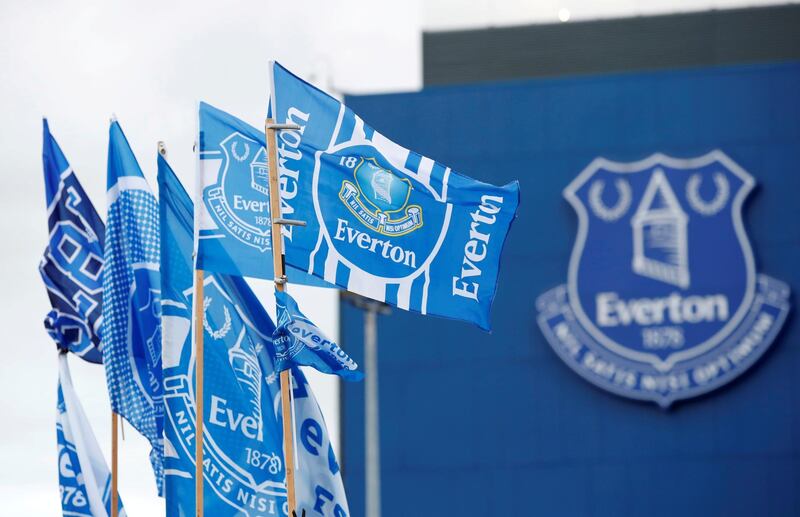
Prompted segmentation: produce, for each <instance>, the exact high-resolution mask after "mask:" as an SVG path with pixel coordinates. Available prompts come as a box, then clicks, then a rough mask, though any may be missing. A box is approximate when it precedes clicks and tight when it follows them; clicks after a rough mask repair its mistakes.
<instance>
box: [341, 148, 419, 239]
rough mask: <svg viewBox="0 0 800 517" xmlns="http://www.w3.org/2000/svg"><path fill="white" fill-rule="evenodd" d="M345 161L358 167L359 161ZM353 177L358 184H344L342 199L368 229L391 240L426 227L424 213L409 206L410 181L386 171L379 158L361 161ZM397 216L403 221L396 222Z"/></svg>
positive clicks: (346, 159)
mask: <svg viewBox="0 0 800 517" xmlns="http://www.w3.org/2000/svg"><path fill="white" fill-rule="evenodd" d="M342 161H343V162H347V161H350V162H352V163H355V161H356V157H355V156H348V157H344V156H343V157H342ZM345 166H347V165H346V164H345ZM353 175H354V176H355V183H353V182H350V181H344V182H342V190H341V191H340V192H339V199H341V200H342V202H343V203H344V204H345V206H347V208H348V209H349V210H350V211H351V212H352V213H353V215H354V216H356V217H357V218H358V219H360V220H361V222H362V223H364V224H365V225H366V226H368V227H369V228H371V229H372V230H374V231H376V232H378V233H380V234H383V235H387V236H390V237H396V236H400V235H405V234H407V233H410V232H413V231H414V230H416V229H417V228H419V227H420V226H422V209H420V207H419V206H417V205H412V206H408V198H409V196H411V181H410V180H408V179H407V178H399V177H398V176H396V175H395V174H394V173H393V172H392V171H390V170H388V169H384V168H383V167H381V166H380V165H378V161H377V160H376V159H375V158H359V159H358V165H356V166H355V170H354V171H353ZM395 215H399V218H393V217H394V216H395Z"/></svg>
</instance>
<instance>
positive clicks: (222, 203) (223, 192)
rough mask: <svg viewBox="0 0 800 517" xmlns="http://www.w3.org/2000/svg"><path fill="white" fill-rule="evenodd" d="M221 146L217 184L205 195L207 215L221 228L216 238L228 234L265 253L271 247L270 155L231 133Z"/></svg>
mask: <svg viewBox="0 0 800 517" xmlns="http://www.w3.org/2000/svg"><path fill="white" fill-rule="evenodd" d="M219 146H220V149H221V151H222V154H221V156H222V158H223V160H222V164H221V167H220V170H219V176H218V177H217V182H216V183H215V184H213V185H212V186H210V187H207V188H206V189H205V191H204V193H203V198H204V201H205V203H206V207H207V209H208V212H209V213H210V214H211V217H212V218H213V220H214V222H215V223H216V224H217V225H218V228H219V229H220V230H219V231H218V232H216V235H214V236H215V237H220V236H224V235H225V234H227V235H229V236H231V237H233V238H235V239H237V240H239V241H241V242H242V243H243V244H246V245H247V246H252V247H254V248H256V249H258V250H260V251H266V250H268V249H270V248H271V247H272V244H271V238H270V233H271V222H270V215H269V172H268V171H269V169H268V166H267V152H266V150H265V149H264V147H263V146H262V145H261V144H260V143H258V142H256V141H255V140H252V139H250V138H247V137H246V136H244V135H242V134H240V133H232V134H231V135H229V136H228V137H227V138H226V139H225V140H223V141H222V142H220V144H219ZM206 237H208V236H206Z"/></svg>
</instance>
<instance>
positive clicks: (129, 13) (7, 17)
mask: <svg viewBox="0 0 800 517" xmlns="http://www.w3.org/2000/svg"><path fill="white" fill-rule="evenodd" d="M755 3H766V2H761V1H756V0H750V1H746V0H744V1H739V0H712V1H705V0H703V1H694V0H672V1H666V0H647V1H639V0H606V1H604V2H596V1H589V0H577V1H573V2H569V1H558V0H537V1H533V0H529V1H521V0H507V1H499V0H497V1H494V0H463V1H459V0H427V1H423V0H403V1H402V2H378V1H369V0H327V1H325V0H306V1H297V2H274V1H261V2H244V1H226V2H203V1H191V2H190V1H172V2H164V1H160V2H156V1H152V0H139V1H136V2H127V3H123V2H110V1H108V0H103V1H99V0H89V1H82V2H61V1H37V2H11V1H5V2H3V3H2V5H0V74H1V75H0V79H2V80H0V113H2V129H0V156H2V164H3V165H2V168H0V179H2V183H0V236H1V237H2V239H3V241H2V242H4V243H5V244H3V245H2V247H0V249H2V258H0V260H2V263H0V266H2V267H0V286H2V290H1V291H0V309H2V310H0V335H2V337H3V345H2V347H3V348H2V351H3V355H2V360H0V390H2V391H1V393H2V394H1V395H0V411H2V413H0V414H1V415H2V418H1V419H0V423H2V425H0V465H2V466H3V468H2V469H0V514H3V515H57V514H58V513H59V498H58V490H57V469H56V443H55V429H54V427H55V425H54V421H55V395H56V382H57V369H56V352H55V348H54V345H53V343H52V342H51V340H50V338H49V337H48V336H47V334H46V333H45V331H44V329H43V327H42V320H43V318H44V316H45V314H46V313H47V311H48V310H49V304H48V300H47V296H46V294H45V290H44V287H43V286H42V283H41V280H40V278H39V274H38V271H37V265H38V262H39V258H40V256H41V253H42V251H43V249H44V247H45V245H46V238H47V224H46V219H45V201H44V188H43V180H42V166H41V117H42V116H43V115H46V116H47V117H48V118H49V120H50V127H51V130H52V132H53V133H54V135H55V137H56V138H57V140H58V141H59V143H60V144H61V147H62V149H63V150H64V152H65V154H66V156H67V159H68V160H69V161H70V163H71V165H72V166H73V168H74V170H75V171H76V173H77V175H78V178H79V179H80V181H81V182H82V183H83V186H84V188H85V189H86V191H87V193H88V194H89V196H90V198H91V199H92V200H93V202H94V203H95V206H96V207H97V209H98V211H99V212H100V213H101V215H102V216H103V217H105V212H106V207H105V192H104V186H105V175H106V170H105V168H106V150H107V145H108V141H107V139H108V119H109V116H110V115H111V114H112V113H116V115H117V117H118V119H119V121H120V123H121V125H122V127H123V129H124V131H125V132H126V134H127V136H128V139H129V140H130V142H131V145H132V146H133V149H134V152H135V154H136V155H137V157H138V159H139V161H140V164H141V166H142V169H143V170H144V172H145V176H146V177H147V178H148V180H149V181H150V183H151V185H152V186H153V187H155V151H156V142H157V141H158V140H164V141H165V142H166V143H167V146H168V149H169V158H170V162H171V163H172V165H173V168H174V169H175V171H176V172H177V173H178V175H179V176H180V177H181V179H182V180H183V181H184V185H185V186H186V187H187V189H189V191H190V192H191V191H192V187H193V178H192V171H193V170H194V163H193V155H192V152H191V149H192V143H193V141H194V138H195V137H194V134H193V133H194V124H195V123H194V120H195V106H196V103H197V101H200V100H204V101H207V102H210V103H211V104H213V105H215V106H218V107H220V108H222V109H224V110H226V111H228V112H230V113H232V114H234V115H237V116H239V117H240V118H243V119H244V120H246V121H248V122H250V123H251V124H253V125H256V126H260V125H261V123H262V121H263V117H264V115H265V113H264V112H265V106H266V102H267V96H268V90H267V61H268V60H269V59H277V60H279V61H281V62H282V63H283V64H284V65H286V66H288V67H289V68H290V69H291V70H293V71H295V72H296V73H298V74H299V75H301V76H303V77H305V78H307V79H310V80H312V81H314V82H316V83H317V84H319V85H320V86H322V87H323V88H326V89H328V90H329V91H332V92H347V93H367V92H370V93H371V92H383V91H399V90H415V89H418V88H419V87H420V86H421V71H422V63H421V49H420V44H421V31H422V29H423V27H427V28H431V29H450V28H458V27H479V26H490V25H491V26H497V25H508V24H520V23H530V22H555V21H557V20H558V17H559V12H561V16H562V17H563V16H564V10H565V9H566V10H567V11H568V12H569V16H570V18H571V19H572V20H580V19H588V18H596V17H606V16H621V15H638V14H649V13H653V12H666V11H671V10H691V9H702V8H708V7H717V8H718V7H724V6H731V5H752V4H755ZM388 136H391V135H388ZM270 292H271V288H270V286H269V285H266V284H263V283H262V284H261V285H259V286H258V293H259V295H260V296H261V297H262V299H264V300H269V299H270V298H271V297H270V296H268V294H269V293H270ZM295 292H298V291H295ZM298 298H299V302H300V303H301V305H302V306H303V308H304V310H305V311H306V312H307V314H308V315H309V316H310V317H312V319H314V320H316V321H317V323H318V324H319V325H320V326H321V327H323V328H324V329H326V330H327V331H329V332H330V333H331V334H332V335H336V334H337V333H338V306H337V304H336V297H335V295H334V294H333V293H330V292H328V293H325V294H319V293H313V294H311V295H309V292H307V290H306V291H303V292H300V293H299V296H298ZM267 305H269V306H271V305H272V304H271V303H267ZM71 367H72V375H73V380H74V383H75V385H76V389H77V391H78V393H79V395H80V396H81V399H82V402H83V405H84V408H85V410H86V413H87V415H88V417H89V419H90V421H91V423H92V425H93V427H94V429H95V433H96V435H97V436H98V440H99V442H100V445H101V447H102V448H103V449H104V451H105V453H106V458H108V451H109V448H110V416H109V405H108V396H107V394H106V388H105V376H104V372H103V370H102V367H100V366H96V365H88V364H86V363H83V362H82V361H80V360H78V359H75V358H72V360H71ZM312 382H314V383H315V387H316V388H315V391H316V393H317V396H318V398H320V399H321V400H322V403H323V410H324V411H325V413H326V420H327V422H328V424H329V426H330V427H331V428H332V429H331V434H332V435H334V437H336V436H338V406H337V400H338V392H337V387H336V382H335V380H332V379H331V378H330V377H329V378H326V379H323V380H321V381H320V379H319V378H315V379H313V380H312ZM127 431H128V432H127V433H126V441H125V442H124V443H123V444H122V447H121V454H120V465H121V478H120V492H121V494H122V497H123V499H124V501H125V505H126V508H127V509H128V513H129V515H131V516H132V517H136V516H141V515H158V513H159V511H160V509H162V508H163V503H162V502H161V501H159V500H158V498H157V497H156V496H155V485H154V483H153V479H152V472H151V470H150V465H149V462H148V460H147V452H148V445H147V444H146V442H145V441H144V440H143V439H142V438H140V437H139V436H137V435H135V432H134V431H133V430H132V429H131V428H130V427H127Z"/></svg>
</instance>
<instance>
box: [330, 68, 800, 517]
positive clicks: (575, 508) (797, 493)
mask: <svg viewBox="0 0 800 517" xmlns="http://www.w3.org/2000/svg"><path fill="white" fill-rule="evenodd" d="M347 103H348V105H349V106H350V107H351V108H353V109H354V110H355V111H356V112H357V113H358V114H359V115H361V116H362V117H363V118H364V120H366V121H367V122H368V123H370V124H371V125H372V126H374V127H375V129H376V130H378V131H380V132H382V133H383V134H385V135H387V137H389V138H392V139H393V140H394V141H396V142H398V143H400V144H402V145H404V146H406V147H410V148H413V149H415V150H416V151H418V152H420V153H423V154H425V155H426V156H431V157H432V158H434V159H436V160H439V161H441V162H443V163H448V164H449V165H451V166H452V167H454V168H457V169H458V170H460V171H463V172H464V173H465V174H469V175H470V176H472V177H474V178H476V179H478V180H481V181H486V182H491V183H494V184H503V183H505V182H507V181H510V180H511V179H514V178H519V179H520V182H521V191H522V193H523V194H522V202H521V204H520V211H519V218H518V219H517V221H515V223H514V226H513V227H512V230H511V232H510V234H509V239H508V242H507V248H506V250H505V252H504V254H503V258H502V264H501V270H500V278H499V287H498V292H497V298H496V300H495V304H494V308H493V311H492V315H491V319H492V323H493V325H492V326H493V329H494V331H493V333H492V334H486V333H484V332H482V331H480V330H478V329H475V328H472V327H471V326H470V325H466V324H463V323H458V322H450V321H444V320H441V319H438V318H425V317H422V316H419V315H417V314H411V313H405V312H402V311H399V310H394V311H393V314H392V315H391V316H388V317H380V319H379V340H380V375H381V378H380V387H381V393H380V403H381V431H382V432H381V434H382V436H381V438H382V445H381V454H382V467H383V468H382V481H383V505H382V508H383V516H384V517H393V516H407V515H415V516H428V515H465V516H470V515H541V516H551V515H579V516H583V515H587V516H604V515H609V516H623V517H624V516H638V515H648V516H661V515H664V516H675V515H681V516H688V515H737V516H738V515H743V516H744V515H747V516H749V515H762V516H763V515H780V516H784V515H800V490H797V487H798V486H800V389H798V385H797V373H798V372H800V348H798V345H800V343H799V342H800V328H798V325H797V321H796V320H797V318H796V317H795V315H794V314H792V313H790V314H789V318H788V320H787V322H786V324H785V325H784V328H783V330H782V332H781V333H780V335H778V337H777V339H776V340H775V342H774V344H773V345H772V347H771V348H770V350H769V351H767V353H766V354H765V355H764V356H763V357H762V358H761V359H760V360H759V361H758V362H757V363H756V364H755V365H754V366H752V367H751V368H750V369H749V370H748V371H746V372H745V373H744V374H742V375H741V376H740V377H739V378H738V379H736V380H735V381H733V382H731V383H729V384H727V385H726V386H724V387H722V388H720V389H717V390H715V391H713V392H712V393H710V394H708V395H705V396H702V397H700V398H695V399H691V400H688V401H679V402H676V403H675V404H673V406H672V407H671V408H670V409H668V410H662V409H660V408H659V407H657V406H656V405H654V404H652V403H643V402H635V401H631V400H626V399H624V398H621V397H618V396H615V395H613V394H611V393H608V392H606V391H603V390H601V389H599V388H596V387H595V386H593V385H591V384H589V383H587V382H586V381H585V380H583V379H582V378H581V377H579V376H578V375H576V374H575V373H574V372H573V371H572V370H571V369H570V368H569V367H567V365H565V364H564V363H563V362H562V361H561V359H559V357H557V356H556V354H555V353H554V352H553V350H552V349H551V348H550V346H549V345H548V344H547V342H546V341H545V339H544V337H543V336H542V333H541V331H540V329H539V328H538V326H537V324H536V318H535V316H536V310H535V306H534V303H535V300H536V297H537V296H538V295H539V294H541V293H542V292H544V291H546V290H547V289H550V288H552V287H555V286H556V285H558V284H560V283H563V282H564V280H565V278H566V275H567V264H568V261H569V254H570V252H571V250H572V246H573V242H574V239H575V235H576V230H577V217H576V216H575V213H574V211H573V209H572V208H571V207H570V206H569V204H568V203H567V202H566V201H565V200H564V199H563V197H562V195H561V192H562V190H563V189H564V187H565V186H566V185H567V184H568V183H569V182H570V181H572V180H573V179H574V178H575V176H577V175H578V173H580V171H581V170H583V169H584V168H585V167H586V166H587V165H588V164H589V163H590V162H591V161H592V160H593V159H594V158H596V157H598V156H603V157H605V158H608V159H610V160H615V161H620V162H629V161H636V160H640V159H642V158H645V157H647V156H649V155H651V154H653V153H655V152H662V153H665V154H668V155H670V156H676V157H693V156H701V155H703V154H706V153H708V152H709V151H711V150H713V149H720V150H722V151H723V152H725V153H726V154H727V155H728V156H730V157H731V158H732V159H733V160H734V161H735V162H736V163H738V164H739V165H741V166H742V167H743V168H744V169H745V170H747V171H748V172H749V173H750V174H752V175H753V177H754V178H755V180H756V182H757V187H756V189H755V190H754V191H753V193H752V194H751V195H750V197H749V198H748V200H747V202H746V203H745V206H744V210H743V211H744V224H745V227H746V229H747V232H748V235H749V238H750V242H751V244H752V246H753V249H754V252H755V257H756V267H757V269H758V270H759V271H760V272H764V273H766V274H768V275H770V276H773V277H775V278H778V279H781V280H783V281H784V282H786V283H788V284H789V286H790V288H791V290H792V292H793V294H792V298H791V303H792V304H793V305H795V304H796V294H794V293H797V292H798V291H800V267H798V265H800V203H798V201H797V198H798V195H799V194H800V63H783V64H772V65H757V66H738V67H728V68H711V69H693V70H689V71H672V72H656V73H645V74H626V75H613V76H600V77H584V78H571V79H556V80H532V81H522V82H515V83H504V84H481V85H470V86H460V87H444V88H432V89H428V90H424V91H423V92H421V93H413V94H394V95H380V96H359V97H350V98H348V99H347ZM443 121H444V122H445V123H442V122H443ZM342 323H343V326H342V339H341V344H342V346H343V347H344V348H345V350H347V352H348V354H350V355H351V356H352V357H353V358H354V359H355V360H356V361H357V362H363V348H362V335H363V334H362V327H361V325H362V318H361V315H360V313H359V311H358V310H357V309H354V308H352V307H350V306H347V305H346V304H343V307H342ZM343 389H344V405H343V410H344V414H343V422H344V423H343V437H344V441H343V453H344V460H343V462H342V463H343V471H344V477H345V487H346V489H347V491H348V500H349V502H350V507H351V511H352V513H353V515H364V449H363V438H364V432H363V403H364V398H363V386H362V385H361V384H357V385H355V384H350V383H347V384H343Z"/></svg>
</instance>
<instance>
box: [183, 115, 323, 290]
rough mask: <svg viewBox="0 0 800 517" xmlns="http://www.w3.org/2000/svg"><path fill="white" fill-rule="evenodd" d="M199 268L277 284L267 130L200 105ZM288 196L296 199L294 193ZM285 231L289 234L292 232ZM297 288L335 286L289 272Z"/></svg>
mask: <svg viewBox="0 0 800 517" xmlns="http://www.w3.org/2000/svg"><path fill="white" fill-rule="evenodd" d="M199 117H200V136H199V142H200V153H199V157H200V161H199V167H198V172H199V179H198V181H199V182H200V185H201V191H202V192H201V194H202V198H203V202H202V203H201V204H200V206H199V213H198V218H197V220H198V222H199V231H198V239H199V240H198V250H197V267H198V269H204V270H207V271H215V272H219V273H228V274H231V275H238V276H250V277H258V278H268V279H272V278H273V277H274V275H275V273H274V271H273V268H272V226H271V225H272V219H271V217H270V208H269V172H268V169H267V151H266V149H265V148H264V145H265V144H264V130H263V129H261V130H259V129H256V128H254V127H252V126H250V125H249V124H246V123H245V122H242V121H241V120H239V119H237V118H236V117H233V116H231V115H228V114H227V113H225V112H224V111H221V110H218V109H216V108H214V107H211V106H209V105H208V104H206V103H200V115H199ZM281 188H283V186H281ZM285 195H289V196H291V193H286V194H285ZM291 229H292V228H291V227H286V228H285V229H284V231H289V232H290V231H291ZM286 275H287V277H288V278H289V281H291V282H292V283H299V284H305V285H313V286H318V287H334V286H332V285H330V284H328V283H326V282H324V281H322V280H321V279H318V278H315V277H313V276H310V275H308V274H307V273H306V272H305V271H302V270H298V269H294V268H291V267H289V268H287V271H286Z"/></svg>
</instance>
